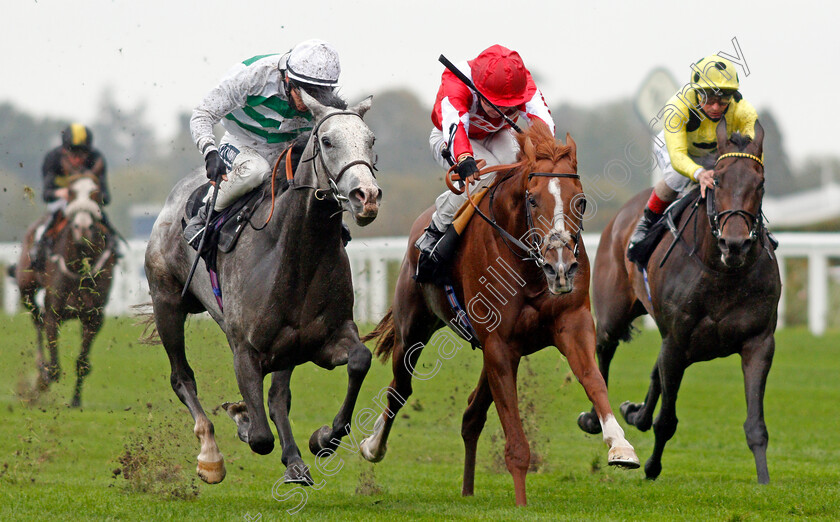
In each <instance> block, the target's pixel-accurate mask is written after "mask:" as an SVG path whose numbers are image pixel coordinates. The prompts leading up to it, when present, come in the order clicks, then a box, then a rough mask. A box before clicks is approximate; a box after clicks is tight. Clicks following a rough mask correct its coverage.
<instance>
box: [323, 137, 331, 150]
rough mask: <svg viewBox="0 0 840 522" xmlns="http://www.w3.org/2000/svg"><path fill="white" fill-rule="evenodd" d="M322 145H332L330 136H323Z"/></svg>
mask: <svg viewBox="0 0 840 522" xmlns="http://www.w3.org/2000/svg"><path fill="white" fill-rule="evenodd" d="M321 145H323V146H324V147H332V142H331V141H330V139H329V138H328V137H326V136H323V137H322V138H321Z"/></svg>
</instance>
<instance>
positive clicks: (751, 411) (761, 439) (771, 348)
mask: <svg viewBox="0 0 840 522" xmlns="http://www.w3.org/2000/svg"><path fill="white" fill-rule="evenodd" d="M773 324H775V321H773ZM775 351H776V341H775V339H774V337H773V332H770V333H769V334H768V335H766V336H763V337H759V338H756V339H752V340H750V341H749V342H747V343H746V344H745V345H744V349H743V350H742V351H741V370H742V371H743V372H744V392H745V393H746V396H747V420H746V422H744V433H745V434H746V436H747V444H748V445H749V447H750V450H752V452H753V457H754V458H755V469H756V473H757V474H758V483H759V484H769V483H770V473H769V472H768V471H767V441H768V435H767V425H766V424H764V389H765V385H766V384H767V374H768V373H769V372H770V365H771V364H772V363H773V354H774V352H775Z"/></svg>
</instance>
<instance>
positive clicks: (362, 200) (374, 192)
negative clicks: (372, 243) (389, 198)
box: [349, 186, 382, 227]
mask: <svg viewBox="0 0 840 522" xmlns="http://www.w3.org/2000/svg"><path fill="white" fill-rule="evenodd" d="M349 199H350V208H351V211H352V214H353V219H355V220H356V224H357V225H359V226H362V227H363V226H365V225H369V224H370V223H371V222H372V221H373V220H374V219H376V216H377V215H378V214H379V203H380V201H381V200H382V190H381V189H380V188H379V187H376V186H372V187H359V188H356V189H354V190H352V191H351V192H350V198H349Z"/></svg>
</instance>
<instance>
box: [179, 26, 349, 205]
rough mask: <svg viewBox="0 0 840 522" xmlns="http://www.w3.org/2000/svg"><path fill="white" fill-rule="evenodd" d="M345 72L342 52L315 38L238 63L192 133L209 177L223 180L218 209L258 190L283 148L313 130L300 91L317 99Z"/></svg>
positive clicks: (203, 106) (203, 107)
mask: <svg viewBox="0 0 840 522" xmlns="http://www.w3.org/2000/svg"><path fill="white" fill-rule="evenodd" d="M340 73H341V66H340V63H339V59H338V52H337V51H336V50H335V49H334V48H333V47H332V45H330V44H329V43H327V42H325V41H323V40H317V39H311V40H306V41H304V42H301V43H299V44H298V45H296V46H295V47H294V48H293V49H292V50H291V51H289V52H287V53H286V54H283V55H280V54H269V55H262V56H254V57H253V58H249V59H248V60H245V61H243V62H242V63H239V64H237V65H236V66H235V67H233V68H232V69H231V70H230V71H228V73H227V74H226V75H225V77H224V78H222V80H221V82H220V83H219V84H218V85H217V86H216V87H214V88H213V89H212V90H211V91H210V92H209V93H208V94H207V95H206V96H205V97H204V99H203V100H202V101H201V103H200V104H199V105H198V107H196V108H195V110H194V111H193V114H192V118H191V119H190V133H191V134H192V138H193V141H195V144H196V146H197V147H198V150H200V151H201V153H202V154H203V155H204V160H205V165H206V168H207V177H208V178H210V179H211V180H217V179H218V180H223V181H221V182H220V184H219V195H218V198H217V200H216V206H215V210H223V209H224V208H226V207H228V206H229V205H231V204H232V203H233V202H234V201H236V199H238V198H239V197H240V196H242V195H244V194H245V193H247V192H249V191H251V190H253V189H254V188H256V187H258V186H259V185H260V184H261V183H262V182H263V181H264V180H265V179H267V178H268V176H270V174H271V165H273V164H274V162H275V161H276V160H277V158H278V156H279V155H280V153H281V152H282V151H283V149H284V148H285V147H286V146H287V145H288V144H289V143H290V142H291V141H292V140H294V139H295V138H296V137H298V136H300V135H301V134H303V133H305V132H308V131H310V130H311V129H312V125H313V123H312V116H311V114H310V113H309V111H308V109H307V108H306V106H305V105H304V104H303V101H302V100H301V98H300V93H299V91H298V89H299V88H300V87H303V88H304V89H305V90H306V92H307V93H308V94H310V95H312V96H313V97H314V98H316V99H318V98H319V96H318V91H319V90H322V91H323V90H326V91H329V92H330V93H332V92H333V91H334V89H335V87H336V86H337V84H338V77H339V74H340ZM219 122H221V124H222V126H223V127H224V129H225V131H226V132H225V134H224V136H223V137H222V139H221V141H220V142H219V146H218V147H217V146H216V140H215V137H214V135H213V126H214V125H215V124H216V123H219Z"/></svg>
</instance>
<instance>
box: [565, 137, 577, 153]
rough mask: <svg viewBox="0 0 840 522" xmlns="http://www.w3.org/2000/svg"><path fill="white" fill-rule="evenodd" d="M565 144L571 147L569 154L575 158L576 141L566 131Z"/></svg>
mask: <svg viewBox="0 0 840 522" xmlns="http://www.w3.org/2000/svg"><path fill="white" fill-rule="evenodd" d="M566 146H567V147H570V148H571V149H572V150H571V151H570V152H569V154H571V156H572V157H573V158H575V159H577V143H575V140H573V139H572V135H571V134H569V133H568V132H567V133H566Z"/></svg>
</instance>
